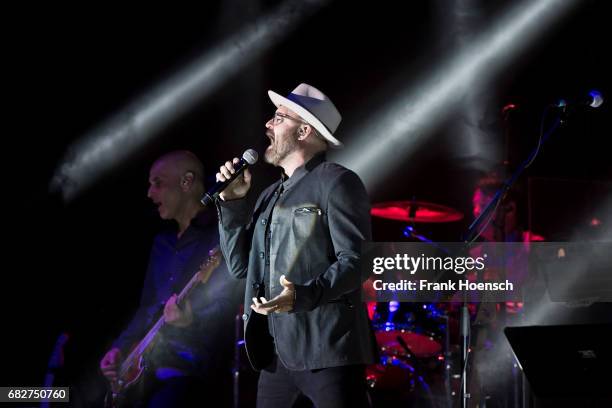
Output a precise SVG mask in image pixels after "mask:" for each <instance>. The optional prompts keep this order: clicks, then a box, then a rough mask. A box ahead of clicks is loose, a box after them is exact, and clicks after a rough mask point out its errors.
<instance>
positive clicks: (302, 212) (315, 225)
mask: <svg viewBox="0 0 612 408" xmlns="http://www.w3.org/2000/svg"><path fill="white" fill-rule="evenodd" d="M324 216H325V213H324V211H323V210H322V209H321V208H319V207H316V206H308V207H299V208H296V209H295V210H293V233H294V234H295V236H296V238H308V237H313V236H316V235H317V234H319V233H320V230H321V228H322V225H323V218H324Z"/></svg>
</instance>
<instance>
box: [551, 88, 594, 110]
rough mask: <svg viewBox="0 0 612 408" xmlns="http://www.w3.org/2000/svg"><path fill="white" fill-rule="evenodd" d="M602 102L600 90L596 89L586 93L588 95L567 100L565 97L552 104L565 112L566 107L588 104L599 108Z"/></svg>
mask: <svg viewBox="0 0 612 408" xmlns="http://www.w3.org/2000/svg"><path fill="white" fill-rule="evenodd" d="M603 103H604V98H603V95H602V94H601V92H599V91H597V90H592V91H591V92H589V93H588V95H586V96H584V97H582V98H580V99H577V100H575V101H569V102H568V101H567V100H565V99H559V101H558V102H557V103H556V104H555V105H553V106H554V107H555V108H559V109H561V110H562V111H564V112H565V111H566V110H567V109H568V107H577V106H589V107H591V108H599V107H600V106H601V105H602V104H603Z"/></svg>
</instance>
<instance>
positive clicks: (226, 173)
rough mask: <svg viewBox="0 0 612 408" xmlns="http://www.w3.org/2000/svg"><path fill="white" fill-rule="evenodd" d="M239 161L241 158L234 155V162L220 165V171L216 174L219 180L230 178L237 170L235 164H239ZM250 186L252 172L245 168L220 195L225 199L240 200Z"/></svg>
mask: <svg viewBox="0 0 612 408" xmlns="http://www.w3.org/2000/svg"><path fill="white" fill-rule="evenodd" d="M239 161H240V159H239V158H237V157H234V160H233V162H230V161H227V162H225V165H223V166H221V167H219V173H217V175H216V176H217V181H225V180H229V179H230V178H231V177H232V174H234V173H235V172H236V170H235V169H234V164H237V163H238V162H239ZM250 188H251V172H250V171H249V169H245V170H244V171H243V172H242V174H241V175H240V176H238V178H236V180H234V181H232V183H231V184H230V185H229V186H227V188H226V189H225V190H223V191H222V192H221V193H220V194H219V197H221V199H222V200H223V201H230V200H238V199H240V198H243V197H244V196H245V195H246V194H247V192H248V191H249V189H250Z"/></svg>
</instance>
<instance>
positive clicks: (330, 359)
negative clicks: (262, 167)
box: [218, 155, 376, 370]
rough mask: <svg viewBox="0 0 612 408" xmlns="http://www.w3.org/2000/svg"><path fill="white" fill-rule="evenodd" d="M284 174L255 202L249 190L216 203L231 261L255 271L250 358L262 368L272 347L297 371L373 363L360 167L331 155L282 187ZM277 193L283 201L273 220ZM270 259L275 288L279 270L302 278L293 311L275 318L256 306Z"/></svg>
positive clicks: (274, 290) (244, 274) (248, 317)
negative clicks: (356, 170)
mask: <svg viewBox="0 0 612 408" xmlns="http://www.w3.org/2000/svg"><path fill="white" fill-rule="evenodd" d="M281 182H283V180H281V181H279V182H277V183H274V184H273V185H271V186H270V187H268V188H267V189H266V190H265V191H264V192H263V193H262V194H261V195H260V196H259V199H258V200H257V202H256V203H255V205H254V206H253V205H252V204H249V199H248V198H245V199H242V200H234V201H229V202H221V201H219V202H218V210H219V225H220V228H219V230H220V243H221V249H222V251H223V255H224V256H225V259H226V261H227V263H228V269H229V271H230V273H231V274H232V275H233V276H234V277H236V278H246V279H247V284H246V293H245V306H244V310H245V314H244V316H243V319H244V320H245V343H246V349H247V354H248V356H249V360H250V362H251V365H252V366H253V368H255V369H257V370H259V369H262V368H264V367H265V366H266V365H267V364H268V363H269V362H270V360H271V358H272V356H273V353H274V352H276V354H277V355H278V358H279V359H280V360H281V362H282V363H283V364H284V365H285V366H286V367H287V368H289V369H292V370H306V369H310V370H312V369H318V368H325V367H334V366H342V365H349V364H372V363H373V362H374V360H375V358H376V351H375V339H374V336H373V333H372V330H371V327H370V322H369V320H368V318H367V313H366V309H365V306H364V304H363V303H362V301H361V292H360V287H361V284H362V283H363V281H365V279H367V276H361V270H360V247H361V242H362V241H364V240H369V239H371V226H370V212H369V211H370V204H369V199H368V196H367V193H366V190H365V187H364V186H363V183H362V182H361V180H360V179H359V177H358V176H357V175H356V174H355V173H354V172H352V171H350V170H348V169H346V168H344V167H342V166H340V165H338V164H334V163H329V162H326V161H325V156H324V155H318V156H315V157H314V158H313V159H311V160H310V161H309V162H308V163H306V164H305V165H304V166H302V167H300V168H298V169H296V171H295V172H294V174H293V175H292V177H290V178H289V179H286V180H284V182H283V187H284V190H283V192H282V193H281V194H280V195H279V194H278V190H279V189H278V187H279V184H281ZM270 200H275V201H276V204H275V205H274V208H273V211H272V216H271V218H270V220H271V222H268V215H269V211H266V208H267V207H269V206H268V204H269V203H270ZM270 207H271V206H270ZM268 224H269V225H268ZM268 228H269V231H268ZM266 233H268V234H269V250H268V249H267V248H266V245H265V236H266ZM266 261H268V262H269V274H270V276H271V279H270V281H271V285H270V287H269V288H268V295H269V296H270V297H274V296H276V295H278V294H279V293H280V292H281V290H282V286H281V285H280V283H279V280H278V277H280V275H283V274H284V275H285V276H286V277H287V279H288V280H289V281H291V282H293V283H295V288H296V299H295V307H294V310H293V311H292V312H291V313H278V314H276V313H273V314H271V315H270V316H269V318H268V317H266V316H263V315H259V314H257V313H255V312H254V311H253V310H252V309H251V308H250V305H251V304H252V300H251V299H252V298H253V297H255V296H258V297H259V296H264V293H265V291H264V286H265V285H267V284H268V282H264V267H265V263H266ZM268 325H271V327H268ZM270 333H272V335H271V334H270Z"/></svg>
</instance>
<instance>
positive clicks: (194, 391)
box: [100, 151, 240, 407]
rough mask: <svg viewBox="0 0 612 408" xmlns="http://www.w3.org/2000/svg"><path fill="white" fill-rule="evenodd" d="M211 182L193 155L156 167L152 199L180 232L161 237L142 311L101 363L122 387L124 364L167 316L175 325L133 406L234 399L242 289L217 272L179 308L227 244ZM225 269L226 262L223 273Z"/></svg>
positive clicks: (164, 334)
mask: <svg viewBox="0 0 612 408" xmlns="http://www.w3.org/2000/svg"><path fill="white" fill-rule="evenodd" d="M203 180H204V168H203V165H202V163H201V162H200V160H199V159H198V158H197V157H196V156H195V155H194V154H193V153H191V152H189V151H174V152H171V153H168V154H165V155H164V156H162V157H160V158H159V159H158V160H156V161H155V163H154V164H153V165H152V166H151V170H150V173H149V190H148V193H147V196H148V197H149V199H151V201H152V202H153V204H154V205H156V206H157V211H158V213H159V216H160V217H161V218H162V219H164V220H173V221H175V228H174V229H173V230H171V231H165V232H162V233H160V234H158V235H157V236H156V237H155V240H154V243H153V248H152V250H151V255H150V259H149V266H148V270H147V274H146V277H145V283H144V289H143V292H142V295H141V301H140V307H139V309H138V311H137V312H136V315H135V316H134V318H133V319H132V321H131V323H130V324H129V326H128V327H127V329H126V330H125V331H124V332H123V333H121V335H120V336H119V338H118V339H117V340H116V341H115V342H114V343H113V346H112V348H111V350H109V351H108V352H107V353H106V355H105V356H104V358H103V359H102V361H101V362H100V368H101V370H102V373H103V374H104V375H105V376H106V378H107V379H108V380H109V381H115V380H116V379H117V370H118V367H119V364H120V363H121V361H122V358H124V357H125V356H126V355H127V354H128V353H129V351H130V349H131V347H132V346H133V345H134V344H136V343H137V342H138V341H140V340H141V339H142V338H143V337H144V335H145V334H146V333H147V331H148V330H149V329H150V327H151V326H152V324H153V323H155V321H156V320H157V318H158V316H159V315H160V314H161V313H163V316H164V319H165V322H166V323H167V324H166V326H165V327H164V328H163V329H162V330H161V331H160V334H159V338H158V340H157V341H156V342H155V345H154V347H153V348H152V350H151V351H150V352H149V353H148V354H147V355H146V359H145V361H146V365H147V371H146V375H145V378H144V382H143V383H144V386H143V387H132V392H131V393H130V394H131V396H132V397H133V400H132V401H130V402H129V405H130V406H141V407H158V406H159V407H161V406H168V407H169V406H172V407H182V406H193V405H194V404H196V403H198V402H202V401H205V400H206V399H207V398H208V397H207V396H206V392H204V391H205V390H206V389H209V390H211V391H213V390H214V391H215V395H218V396H220V397H221V398H224V397H225V396H226V397H227V399H229V398H230V397H231V391H230V390H231V388H229V387H231V367H230V365H229V362H230V361H231V353H232V345H233V344H234V341H233V340H234V338H233V328H232V323H233V317H234V316H235V313H236V312H237V311H238V304H239V298H240V294H239V293H238V292H239V289H238V286H237V285H238V284H237V282H236V281H234V280H232V279H231V278H229V277H228V274H227V272H226V271H214V272H213V274H212V276H211V278H210V280H209V281H208V283H207V284H206V285H200V286H198V287H197V288H196V290H195V291H194V292H193V293H192V295H191V296H190V299H191V300H190V301H189V300H188V301H187V302H186V303H185V305H184V307H181V308H179V307H178V306H177V304H176V294H177V293H179V292H180V291H181V289H182V288H183V287H184V286H185V284H186V283H187V282H188V281H189V279H191V277H192V276H193V275H194V274H195V273H196V272H197V271H198V268H199V266H200V264H201V263H202V262H203V261H205V260H206V259H207V258H208V256H209V254H208V252H209V250H210V249H211V248H213V247H215V246H217V244H218V241H219V238H218V232H217V221H216V218H215V213H214V211H208V210H206V209H204V208H203V207H202V205H201V204H200V198H201V197H202V194H203V192H204V183H203ZM224 268H225V263H224V262H222V264H221V266H220V267H219V269H224ZM223 390H225V393H224V392H223Z"/></svg>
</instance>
